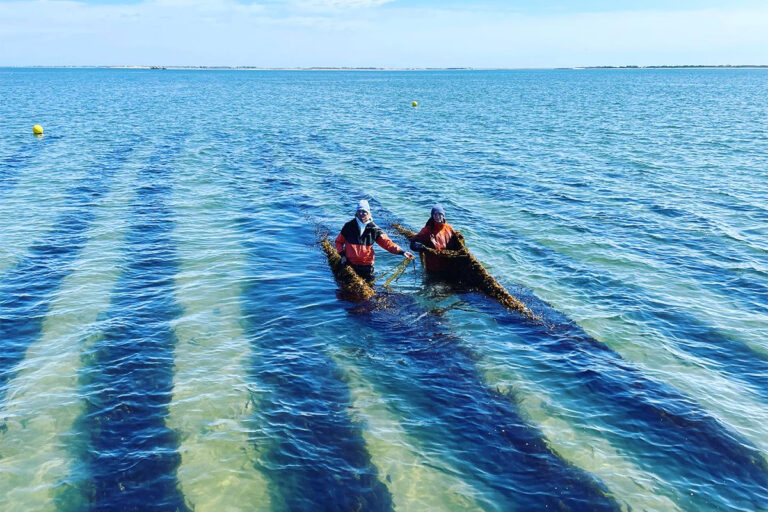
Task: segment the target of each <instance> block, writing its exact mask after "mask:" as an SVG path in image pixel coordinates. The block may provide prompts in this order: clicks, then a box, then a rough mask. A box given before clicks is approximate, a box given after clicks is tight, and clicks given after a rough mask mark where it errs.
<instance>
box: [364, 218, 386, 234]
mask: <svg viewBox="0 0 768 512" xmlns="http://www.w3.org/2000/svg"><path fill="white" fill-rule="evenodd" d="M365 229H370V230H371V231H373V232H374V233H376V236H377V237H378V236H379V235H381V234H382V233H383V232H384V231H382V229H381V228H380V227H379V226H377V225H376V224H374V222H373V221H371V222H369V223H368V224H366V225H365Z"/></svg>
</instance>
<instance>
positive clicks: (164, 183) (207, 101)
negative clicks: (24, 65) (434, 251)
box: [0, 68, 768, 512]
mask: <svg viewBox="0 0 768 512" xmlns="http://www.w3.org/2000/svg"><path fill="white" fill-rule="evenodd" d="M766 90H768V73H766V72H765V71H763V70H551V71H413V72H336V71H328V72H308V71H307V72H292V71H285V72H283V71H268V72H267V71H265V72H257V71H180V70H166V71H161V70H155V71H153V70H107V69H7V68H6V69H0V123H1V124H0V496H2V506H0V509H2V510H3V512H16V511H24V512H30V511H65V512H72V511H89V510H94V511H96V510H98V511H134V510H135V511H153V510H157V511H185V512H186V511H189V512H191V511H194V512H201V511H202V512H207V511H212V512H213V511H215V512H235V511H318V510H328V511H379V510H381V511H391V510H396V511H418V512H425V511H434V512H438V511H439V512H443V511H445V512H448V511H468V510H472V511H493V512H501V511H531V510H571V511H598V510H623V511H630V510H632V511H665V512H666V511H697V512H698V511H765V510H768V257H767V256H768V156H767V155H768V96H767V95H766V94H765V91H766ZM413 100H416V101H418V102H419V106H418V108H412V107H411V101H413ZM33 124H41V125H43V126H44V128H45V136H44V137H41V138H36V137H34V136H33V135H32V134H31V127H32V125H33ZM360 198H368V199H370V200H371V204H372V207H373V217H374V221H376V222H377V223H378V224H379V225H380V226H381V227H382V228H383V229H384V230H385V231H387V232H389V233H390V235H391V236H392V237H393V239H394V240H395V241H396V242H398V243H400V244H404V241H403V240H402V239H401V238H398V237H397V236H395V233H394V231H393V230H392V224H393V223H395V222H401V223H403V224H405V225H407V226H409V227H411V228H413V229H417V228H419V227H420V226H421V225H423V223H424V222H425V220H426V218H427V216H428V214H429V208H430V206H431V205H432V204H433V203H435V202H440V203H442V204H443V206H444V207H445V209H446V213H447V218H448V222H450V223H451V224H452V225H453V226H454V227H456V228H458V229H460V230H461V231H463V233H464V234H465V236H466V239H467V243H468V245H469V246H470V248H471V249H472V251H473V252H474V253H475V255H476V256H477V257H478V258H479V259H480V260H481V261H483V262H484V263H485V265H486V267H487V268H488V269H489V271H490V272H491V273H492V274H493V275H494V276H496V277H497V279H499V281H500V282H501V283H503V284H504V285H505V286H506V287H507V288H508V289H510V291H512V293H513V294H515V295H516V296H518V297H520V298H521V299H522V300H523V301H524V302H526V303H527V304H528V305H529V306H530V307H531V308H532V309H533V310H534V311H536V312H537V313H538V314H540V315H541V318H542V321H541V322H533V321H530V320H527V319H525V318H522V317H520V316H519V315H518V314H516V313H514V312H510V311H507V310H504V309H503V308H501V307H500V306H499V305H498V304H496V303H495V302H493V301H491V300H489V299H488V298H486V297H484V296H481V295H478V294H475V293H470V292H467V291H461V290H456V289H451V288H450V287H448V286H446V285H445V284H442V283H439V282H432V281H429V280H427V279H425V276H424V274H423V271H422V269H421V267H420V266H419V265H415V266H413V267H409V268H408V270H407V271H406V273H405V274H404V275H403V276H402V277H401V278H399V280H397V281H395V282H394V283H393V284H392V286H391V289H390V290H383V289H381V288H380V289H381V292H382V293H383V294H386V296H387V307H385V308H372V307H369V305H366V304H353V303H350V302H347V301H345V300H344V299H343V297H341V296H340V295H339V293H338V287H337V285H336V283H335V282H334V280H333V277H332V275H331V273H330V271H329V269H328V266H327V263H326V261H325V260H324V257H323V255H322V252H321V251H320V249H319V246H318V243H317V242H318V237H320V236H322V234H324V233H330V234H331V236H335V234H336V232H337V231H338V230H339V229H340V227H341V225H342V224H343V223H344V222H345V221H346V220H348V219H349V218H351V216H352V213H353V212H352V210H353V206H354V205H355V204H356V202H357V200H358V199H360ZM399 263H400V258H399V257H396V256H393V255H390V254H388V253H386V252H385V251H384V250H382V249H378V250H377V259H376V268H377V272H378V274H379V275H383V274H386V273H387V272H390V271H392V270H393V269H394V268H395V267H396V266H397V265H398V264H399Z"/></svg>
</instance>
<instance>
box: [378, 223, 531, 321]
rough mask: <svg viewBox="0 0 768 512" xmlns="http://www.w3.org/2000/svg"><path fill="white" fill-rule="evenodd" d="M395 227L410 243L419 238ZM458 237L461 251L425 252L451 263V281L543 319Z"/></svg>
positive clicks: (449, 269)
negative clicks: (514, 293) (513, 293)
mask: <svg viewBox="0 0 768 512" xmlns="http://www.w3.org/2000/svg"><path fill="white" fill-rule="evenodd" d="M392 227H393V228H394V229H395V231H397V232H398V233H400V234H401V235H403V236H404V237H405V238H407V239H408V240H412V239H413V237H415V236H416V232H415V231H412V230H410V229H408V228H406V227H405V226H403V225H402V224H397V223H395V224H392ZM455 234H456V239H457V241H458V243H459V249H458V250H455V251H451V250H445V249H443V250H436V249H432V248H431V247H424V251H426V252H429V253H431V254H434V255H435V256H439V257H440V258H445V259H447V260H448V261H449V268H448V272H447V275H448V278H449V280H452V281H455V282H456V283H457V284H461V285H463V286H466V287H467V288H471V289H475V290H477V291H480V292H482V293H484V294H486V295H488V296H489V297H491V298H493V299H495V300H496V301H498V302H499V304H501V305H502V306H504V307H505V308H509V309H512V310H515V311H517V312H519V313H520V314H522V315H524V316H526V317H528V318H530V319H531V320H536V321H539V320H541V319H540V318H539V317H538V316H536V315H534V314H533V312H532V311H531V310H530V309H529V308H528V307H527V306H526V305H525V304H523V303H522V302H521V301H520V300H519V299H517V298H515V297H514V296H513V295H512V294H511V293H509V292H508V291H507V289H506V288H504V287H503V286H501V284H499V282H498V281H497V280H496V279H495V278H494V277H493V276H492V275H491V274H489V273H488V271H487V270H485V267H484V266H483V264H482V263H480V262H479V261H478V260H477V258H475V257H474V256H473V255H472V253H471V252H469V249H467V246H466V244H465V242H464V236H463V235H462V234H461V233H460V232H458V231H456V232H455Z"/></svg>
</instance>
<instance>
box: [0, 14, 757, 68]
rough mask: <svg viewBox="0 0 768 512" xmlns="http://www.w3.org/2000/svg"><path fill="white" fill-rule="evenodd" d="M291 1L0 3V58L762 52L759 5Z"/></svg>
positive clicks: (629, 60)
mask: <svg viewBox="0 0 768 512" xmlns="http://www.w3.org/2000/svg"><path fill="white" fill-rule="evenodd" d="M293 1H294V0H289V2H283V3H279V4H275V3H269V4H263V5H262V4H243V3H239V2H236V1H233V0H147V1H146V2H143V3H139V4H134V5H88V4H84V3H80V2H72V1H59V0H33V1H17V2H0V65H37V64H40V65H88V64H166V65H255V66H264V67H283V66H285V67H293V66H298V67H302V66H382V67H421V66H437V67H439V66H474V67H543V66H578V65H601V64H677V63H707V64H726V63H757V64H765V63H766V62H765V59H766V55H768V32H767V31H765V29H764V27H765V26H766V25H768V8H756V9H750V10H729V9H709V10H698V11H678V12H664V11H638V12H611V13H592V14H570V15H558V16H525V15H519V14H514V13H509V12H507V13H505V12H494V11H487V10H486V11H478V10H471V9H459V10H457V9H445V8H443V9H426V8H422V9H414V8H411V9H407V8H402V7H398V6H397V4H396V3H395V4H392V5H391V6H389V7H388V8H387V9H377V8H376V7H377V6H378V5H381V4H382V3H384V0H297V1H298V2H303V3H301V4H298V3H290V2H293ZM306 2H316V3H315V4H314V6H312V5H309V4H308V3H306ZM353 7H357V8H353Z"/></svg>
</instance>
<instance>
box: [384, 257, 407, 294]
mask: <svg viewBox="0 0 768 512" xmlns="http://www.w3.org/2000/svg"><path fill="white" fill-rule="evenodd" d="M410 262H411V260H409V259H407V258H404V259H403V261H402V263H400V265H398V266H397V268H395V272H394V273H393V274H392V276H391V277H390V278H389V279H387V281H386V282H385V283H384V287H385V288H387V287H389V285H390V284H391V283H392V281H397V279H399V278H400V276H401V275H402V274H403V272H405V269H407V268H408V264H409V263H410ZM414 264H415V263H414ZM385 275H386V274H385ZM382 277H383V276H382Z"/></svg>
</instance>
